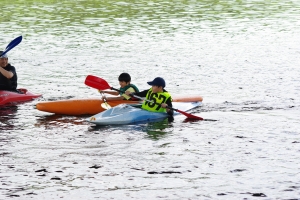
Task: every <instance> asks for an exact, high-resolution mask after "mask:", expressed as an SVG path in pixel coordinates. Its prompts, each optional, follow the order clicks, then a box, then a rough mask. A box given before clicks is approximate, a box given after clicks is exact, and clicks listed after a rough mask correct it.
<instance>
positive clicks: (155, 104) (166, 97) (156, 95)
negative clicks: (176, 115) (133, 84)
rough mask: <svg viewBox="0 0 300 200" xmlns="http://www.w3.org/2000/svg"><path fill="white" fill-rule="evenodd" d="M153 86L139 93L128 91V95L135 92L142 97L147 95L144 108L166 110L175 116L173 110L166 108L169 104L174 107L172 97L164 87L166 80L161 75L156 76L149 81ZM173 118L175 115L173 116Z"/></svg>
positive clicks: (153, 110)
mask: <svg viewBox="0 0 300 200" xmlns="http://www.w3.org/2000/svg"><path fill="white" fill-rule="evenodd" d="M147 83H148V84H149V85H151V86H152V87H151V88H150V89H149V90H144V91H141V92H137V93H131V92H126V94H127V95H130V94H134V95H136V96H140V97H146V99H147V100H149V101H151V102H149V101H144V102H143V105H142V108H143V109H145V110H148V111H152V112H166V111H167V113H168V114H169V115H170V116H173V110H171V109H168V108H166V107H167V106H169V107H172V97H171V95H170V93H169V92H167V91H166V90H165V89H164V88H165V86H166V82H165V80H164V79H163V78H161V77H156V78H155V79H154V80H153V81H150V82H147ZM172 118H173V117H172Z"/></svg>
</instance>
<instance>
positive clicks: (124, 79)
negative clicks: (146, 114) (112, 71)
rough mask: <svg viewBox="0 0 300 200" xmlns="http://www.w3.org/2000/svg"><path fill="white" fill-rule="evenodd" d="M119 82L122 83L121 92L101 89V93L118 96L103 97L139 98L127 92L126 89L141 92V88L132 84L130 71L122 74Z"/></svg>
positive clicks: (117, 98) (116, 98)
mask: <svg viewBox="0 0 300 200" xmlns="http://www.w3.org/2000/svg"><path fill="white" fill-rule="evenodd" d="M118 80H119V84H120V90H121V92H120V93H119V92H117V91H113V90H99V92H100V93H106V94H110V95H115V96H118V95H120V96H118V97H105V96H104V97H103V98H105V99H106V100H109V101H111V100H138V99H136V98H134V97H131V96H130V95H127V94H125V92H126V91H128V92H139V89H138V88H137V87H136V86H135V85H134V84H131V83H130V82H131V77H130V75H129V74H128V73H122V74H120V76H119V78H118Z"/></svg>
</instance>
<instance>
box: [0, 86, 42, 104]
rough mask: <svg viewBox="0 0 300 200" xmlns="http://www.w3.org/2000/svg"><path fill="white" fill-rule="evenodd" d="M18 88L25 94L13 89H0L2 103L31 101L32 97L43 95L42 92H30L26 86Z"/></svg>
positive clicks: (0, 101)
mask: <svg viewBox="0 0 300 200" xmlns="http://www.w3.org/2000/svg"><path fill="white" fill-rule="evenodd" d="M18 90H19V91H20V92H22V93H23V94H21V93H17V92H12V91H6V90H0V105H4V104H16V103H20V102H24V101H30V100H32V99H35V98H38V97H40V96H42V95H41V94H33V93H31V92H28V91H27V90H26V89H24V88H20V89H18Z"/></svg>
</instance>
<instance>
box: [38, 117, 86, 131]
mask: <svg viewBox="0 0 300 200" xmlns="http://www.w3.org/2000/svg"><path fill="white" fill-rule="evenodd" d="M86 117H87V116H81V117H77V116H68V115H55V114H54V115H47V116H41V117H39V118H38V119H37V120H36V121H37V122H36V123H35V126H36V127H42V128H45V129H52V128H59V127H69V126H73V125H85V124H87V122H85V120H84V119H85V118H86Z"/></svg>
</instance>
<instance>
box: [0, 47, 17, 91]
mask: <svg viewBox="0 0 300 200" xmlns="http://www.w3.org/2000/svg"><path fill="white" fill-rule="evenodd" d="M2 53H3V51H0V54H2ZM17 80H18V77H17V72H16V69H15V67H14V66H12V65H10V64H9V63H8V57H7V55H6V54H3V55H2V56H1V57H0V90H9V91H16V92H17V85H18V84H17Z"/></svg>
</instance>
